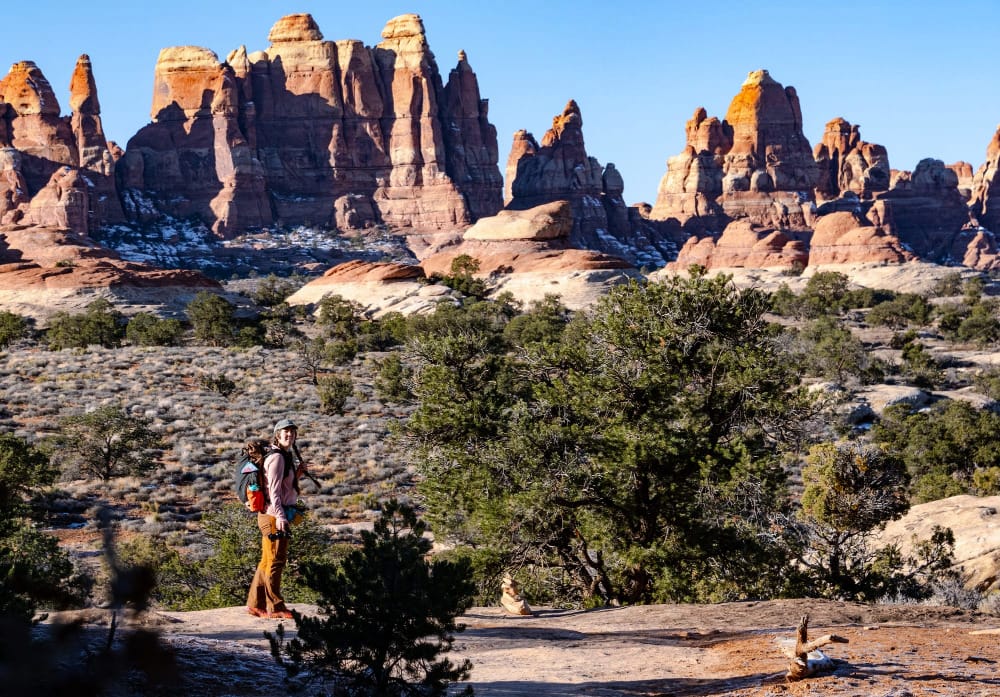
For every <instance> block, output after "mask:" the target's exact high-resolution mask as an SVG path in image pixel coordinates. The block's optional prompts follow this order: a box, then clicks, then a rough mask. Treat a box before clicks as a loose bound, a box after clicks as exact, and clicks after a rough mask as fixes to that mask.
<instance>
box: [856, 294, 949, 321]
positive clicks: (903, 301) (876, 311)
mask: <svg viewBox="0 0 1000 697" xmlns="http://www.w3.org/2000/svg"><path fill="white" fill-rule="evenodd" d="M932 314H933V307H932V306H931V304H930V303H929V302H927V298H925V297H924V296H922V295H918V294H916V293H902V294H900V295H897V296H896V297H895V298H893V299H892V300H886V301H884V302H880V303H878V304H877V305H875V306H874V307H872V309H871V310H869V311H868V314H866V315H865V319H866V320H867V321H868V322H869V323H870V324H874V325H876V326H884V327H890V328H892V329H903V328H905V327H908V326H911V325H915V326H918V327H923V326H926V325H927V324H928V323H929V322H930V320H931V316H932Z"/></svg>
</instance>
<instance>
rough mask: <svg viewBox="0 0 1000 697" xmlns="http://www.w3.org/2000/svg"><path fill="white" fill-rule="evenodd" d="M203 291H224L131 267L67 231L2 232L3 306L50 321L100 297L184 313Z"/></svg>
mask: <svg viewBox="0 0 1000 697" xmlns="http://www.w3.org/2000/svg"><path fill="white" fill-rule="evenodd" d="M203 290H209V291H221V286H220V285H219V284H218V283H217V282H215V281H213V280H211V279H209V278H207V277H206V276H203V275H202V274H200V273H198V272H195V271H176V270H174V271H164V270H160V269H154V268H152V267H149V266H146V265H144V264H137V263H133V262H127V261H123V260H122V259H120V258H119V257H118V256H117V255H116V254H114V253H113V252H111V251H109V250H108V249H106V248H103V247H101V246H99V245H98V244H96V243H95V242H94V241H93V240H91V239H90V238H89V237H87V236H85V235H80V234H79V233H74V232H72V231H70V230H66V229H63V228H53V227H41V226H24V225H14V226H3V227H0V307H3V308H4V309H5V310H6V311H8V312H14V313H17V314H21V315H25V316H28V317H33V318H36V319H39V320H42V321H43V322H44V320H46V319H47V318H48V317H49V316H51V315H52V314H53V313H55V312H57V311H60V310H63V311H68V312H77V311H80V310H82V309H83V308H84V307H86V305H87V304H88V303H90V302H91V301H93V300H95V299H96V298H98V297H103V298H106V299H108V300H110V301H111V302H113V303H123V304H126V305H128V306H130V307H129V310H130V311H131V312H137V311H139V310H147V311H150V310H151V311H166V312H178V311H180V310H182V309H183V308H184V306H186V305H187V303H188V302H190V301H191V300H192V299H193V298H194V296H195V294H196V293H198V292H199V291H203Z"/></svg>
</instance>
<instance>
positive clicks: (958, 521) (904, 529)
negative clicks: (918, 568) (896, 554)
mask: <svg viewBox="0 0 1000 697" xmlns="http://www.w3.org/2000/svg"><path fill="white" fill-rule="evenodd" d="M936 525H939V526H941V527H945V528H950V529H951V531H952V533H953V534H954V535H955V566H956V567H957V568H958V569H959V570H960V571H961V572H962V574H963V580H964V582H965V585H966V586H967V587H969V588H974V589H976V590H978V591H980V592H981V593H987V592H991V591H998V590H1000V496H986V497H979V496H968V495H963V496H952V497H950V498H946V499H940V500H938V501H930V502H928V503H920V504H917V505H915V506H912V507H911V508H910V510H909V511H908V512H907V514H906V515H905V516H903V517H902V518H900V519H899V520H894V521H891V522H890V523H889V524H888V525H886V527H885V530H884V531H883V532H882V533H881V534H880V535H879V538H878V543H879V544H882V545H884V544H890V543H893V544H898V545H899V547H900V551H902V553H903V554H904V555H911V554H912V553H913V551H914V543H915V541H920V540H927V539H930V536H931V534H932V532H933V528H934V526H936Z"/></svg>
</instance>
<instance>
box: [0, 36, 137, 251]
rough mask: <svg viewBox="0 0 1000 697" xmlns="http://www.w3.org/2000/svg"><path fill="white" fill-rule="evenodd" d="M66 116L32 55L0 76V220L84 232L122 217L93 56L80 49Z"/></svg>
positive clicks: (120, 220)
mask: <svg viewBox="0 0 1000 697" xmlns="http://www.w3.org/2000/svg"><path fill="white" fill-rule="evenodd" d="M70 106H71V107H72V109H73V112H72V114H71V116H70V117H69V118H68V119H65V118H63V117H62V116H60V107H59V101H58V100H57V99H56V95H55V92H54V91H53V89H52V86H51V85H50V84H49V81H48V80H47V79H46V78H45V75H44V74H42V71H41V70H39V68H38V66H36V65H35V64H34V63H32V62H31V61H21V62H19V63H15V64H14V65H12V66H11V68H10V71H9V72H8V73H7V75H6V77H4V78H3V80H0V222H2V223H22V224H34V225H56V226H62V227H68V228H71V229H73V230H76V231H78V232H82V233H87V232H89V231H90V230H93V229H94V228H95V227H97V226H99V225H102V224H108V223H118V222H122V221H123V217H122V211H121V207H120V205H119V201H118V195H117V192H116V189H115V181H114V173H115V162H114V158H113V156H112V154H111V149H110V147H109V144H108V142H107V140H106V139H105V137H104V131H103V128H102V126H101V116H100V103H99V101H98V99H97V88H96V86H95V83H94V77H93V72H92V68H91V64H90V58H89V57H87V56H86V55H84V56H80V59H79V60H78V61H77V65H76V70H75V71H74V73H73V79H72V82H71V84H70Z"/></svg>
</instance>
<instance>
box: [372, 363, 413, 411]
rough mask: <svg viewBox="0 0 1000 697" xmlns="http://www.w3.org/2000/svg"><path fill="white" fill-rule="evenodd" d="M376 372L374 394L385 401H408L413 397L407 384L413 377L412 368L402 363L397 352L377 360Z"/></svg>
mask: <svg viewBox="0 0 1000 697" xmlns="http://www.w3.org/2000/svg"><path fill="white" fill-rule="evenodd" d="M377 365H378V374H377V375H376V376H375V382H374V388H375V394H376V395H377V396H378V397H379V399H384V400H386V401H387V402H408V401H410V400H411V399H413V393H412V392H410V388H409V387H408V386H407V385H408V382H409V381H410V380H411V379H412V377H413V370H412V369H411V368H409V367H408V366H407V365H405V364H404V363H403V360H402V359H401V358H400V357H399V354H397V353H390V354H389V355H388V356H386V357H385V358H383V359H382V360H380V361H378V362H377Z"/></svg>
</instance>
